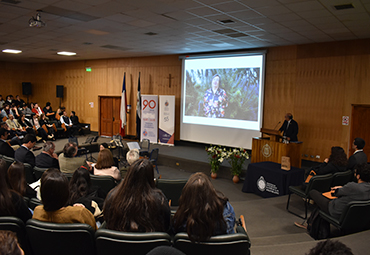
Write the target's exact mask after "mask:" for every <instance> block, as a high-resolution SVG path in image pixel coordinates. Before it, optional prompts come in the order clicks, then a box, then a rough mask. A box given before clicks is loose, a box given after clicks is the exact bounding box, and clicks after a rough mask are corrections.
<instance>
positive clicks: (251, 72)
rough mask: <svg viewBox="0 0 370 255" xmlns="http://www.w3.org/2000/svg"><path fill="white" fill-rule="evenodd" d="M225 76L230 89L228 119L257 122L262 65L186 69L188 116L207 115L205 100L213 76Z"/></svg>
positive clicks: (222, 84)
mask: <svg viewBox="0 0 370 255" xmlns="http://www.w3.org/2000/svg"><path fill="white" fill-rule="evenodd" d="M215 74H219V75H220V76H221V82H220V88H222V89H224V90H225V91H226V94H227V97H228V101H229V103H228V107H227V108H226V109H225V118H229V119H240V120H250V121H257V116H258V97H259V86H260V80H259V77H260V68H228V69H197V70H194V69H191V70H188V71H186V95H185V108H186V109H185V115H187V116H200V117H204V116H205V115H204V110H203V101H204V94H205V92H206V91H207V89H210V88H211V82H212V77H213V75H215Z"/></svg>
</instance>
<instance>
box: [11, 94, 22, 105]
mask: <svg viewBox="0 0 370 255" xmlns="http://www.w3.org/2000/svg"><path fill="white" fill-rule="evenodd" d="M13 103H14V105H15V106H16V107H21V106H22V105H23V104H24V100H23V99H21V98H20V97H19V95H16V96H15V100H13Z"/></svg>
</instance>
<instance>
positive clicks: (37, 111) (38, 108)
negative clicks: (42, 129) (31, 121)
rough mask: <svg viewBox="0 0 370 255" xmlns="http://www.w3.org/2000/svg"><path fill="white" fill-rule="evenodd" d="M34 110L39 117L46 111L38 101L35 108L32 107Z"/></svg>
mask: <svg viewBox="0 0 370 255" xmlns="http://www.w3.org/2000/svg"><path fill="white" fill-rule="evenodd" d="M32 112H33V113H34V114H36V116H37V117H39V116H40V115H41V114H43V113H44V112H43V111H42V110H41V108H40V106H39V104H38V103H35V104H34V106H33V108H32Z"/></svg>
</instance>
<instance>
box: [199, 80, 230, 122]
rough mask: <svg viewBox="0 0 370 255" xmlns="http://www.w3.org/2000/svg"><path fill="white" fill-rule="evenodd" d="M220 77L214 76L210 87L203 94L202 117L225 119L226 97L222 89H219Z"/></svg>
mask: <svg viewBox="0 0 370 255" xmlns="http://www.w3.org/2000/svg"><path fill="white" fill-rule="evenodd" d="M220 84H221V76H220V75H218V74H215V75H214V76H213V78H212V87H211V88H210V89H208V90H207V91H206V93H205V94H204V103H203V106H204V107H203V109H204V116H206V117H210V118H223V117H225V110H226V108H227V106H228V104H229V103H228V100H227V95H226V92H225V90H224V89H222V88H220Z"/></svg>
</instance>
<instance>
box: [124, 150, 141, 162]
mask: <svg viewBox="0 0 370 255" xmlns="http://www.w3.org/2000/svg"><path fill="white" fill-rule="evenodd" d="M139 158H140V155H139V150H138V149H132V150H129V151H128V152H127V154H126V160H127V163H128V164H129V165H132V164H133V163H134V162H135V161H136V160H138V159H139Z"/></svg>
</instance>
